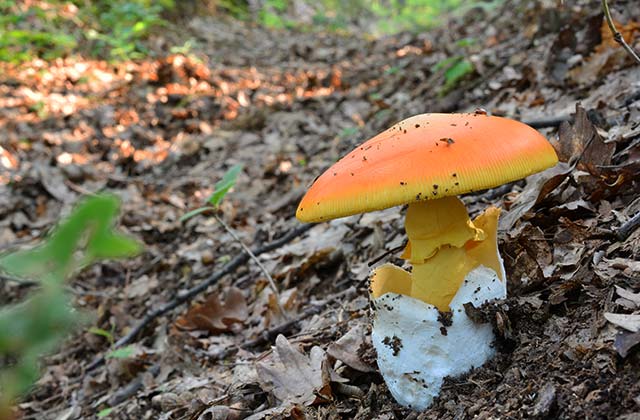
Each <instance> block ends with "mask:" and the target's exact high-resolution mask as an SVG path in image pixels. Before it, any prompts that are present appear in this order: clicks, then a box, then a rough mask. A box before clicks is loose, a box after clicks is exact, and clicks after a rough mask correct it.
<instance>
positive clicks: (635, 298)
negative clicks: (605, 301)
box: [616, 286, 640, 309]
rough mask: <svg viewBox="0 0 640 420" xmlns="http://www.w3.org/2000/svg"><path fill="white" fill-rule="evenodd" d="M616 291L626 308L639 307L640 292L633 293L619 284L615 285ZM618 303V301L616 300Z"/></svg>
mask: <svg viewBox="0 0 640 420" xmlns="http://www.w3.org/2000/svg"><path fill="white" fill-rule="evenodd" d="M616 293H617V294H618V296H620V298H622V299H624V300H625V303H626V305H625V306H627V307H628V308H630V309H635V308H638V307H640V293H633V292H631V291H629V290H627V289H623V288H622V287H620V286H616ZM616 303H618V301H616Z"/></svg>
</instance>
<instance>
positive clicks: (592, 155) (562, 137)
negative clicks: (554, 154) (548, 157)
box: [557, 104, 616, 177]
mask: <svg viewBox="0 0 640 420" xmlns="http://www.w3.org/2000/svg"><path fill="white" fill-rule="evenodd" d="M558 137H559V143H558V144H557V148H558V155H559V158H560V160H562V161H566V162H570V163H576V164H577V165H578V169H581V170H585V171H587V172H589V173H590V174H591V175H593V176H596V177H599V176H601V175H602V174H603V171H602V169H601V167H602V166H605V165H609V164H611V158H612V157H613V152H614V151H615V148H616V145H615V143H605V142H604V140H603V139H602V137H601V136H600V134H598V130H597V129H596V127H594V125H593V124H592V123H591V121H590V120H589V117H588V116H587V112H586V111H585V110H584V108H583V107H582V106H580V104H576V116H575V121H574V123H573V125H570V124H569V123H567V122H564V123H562V124H561V125H560V132H559V133H558Z"/></svg>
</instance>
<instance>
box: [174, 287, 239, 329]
mask: <svg viewBox="0 0 640 420" xmlns="http://www.w3.org/2000/svg"><path fill="white" fill-rule="evenodd" d="M248 315H249V310H248V308H247V301H246V299H245V297H244V294H243V293H242V291H241V290H240V289H238V288H236V287H232V288H230V289H229V290H228V291H227V295H226V297H225V300H224V303H221V302H220V296H219V294H217V293H214V294H212V295H210V296H209V297H208V298H207V300H206V301H204V303H202V304H200V305H196V306H195V307H193V308H191V309H190V310H189V311H188V312H187V313H186V314H185V315H184V316H182V317H180V318H178V320H177V321H176V326H177V327H178V328H180V329H182V330H187V331H193V330H205V331H209V332H210V333H212V334H217V333H220V332H225V331H229V330H230V329H231V326H232V325H233V324H238V323H243V322H244V321H246V319H247V317H248Z"/></svg>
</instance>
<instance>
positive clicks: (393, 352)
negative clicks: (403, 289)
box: [371, 266, 507, 410]
mask: <svg viewBox="0 0 640 420" xmlns="http://www.w3.org/2000/svg"><path fill="white" fill-rule="evenodd" d="M506 296H507V288H506V282H503V281H500V279H499V278H498V276H497V274H496V273H495V271H493V270H492V269H490V268H487V267H484V266H480V267H477V268H475V269H474V270H472V271H470V272H469V274H467V276H466V277H465V280H464V281H463V283H462V285H461V286H460V289H458V292H457V293H456V295H455V297H454V298H453V300H452V301H451V304H450V305H449V307H450V308H451V312H452V316H451V321H452V323H451V325H450V326H445V325H443V323H442V322H441V321H439V320H438V316H439V313H438V310H437V309H436V308H435V307H434V306H433V305H429V304H427V303H425V302H423V301H421V300H417V299H414V298H412V297H409V296H404V295H399V294H397V293H386V294H384V295H382V296H380V297H379V298H378V299H375V300H374V305H375V308H376V309H375V319H374V321H373V331H372V334H371V336H372V340H373V345H374V347H375V349H376V351H377V352H378V366H379V368H380V372H381V373H382V376H383V377H384V380H385V382H386V383H387V386H388V388H389V390H390V391H391V394H393V396H394V398H395V399H396V400H397V401H398V402H399V403H400V404H402V405H404V406H406V407H410V408H412V409H414V410H424V409H426V408H427V407H429V406H430V405H431V403H432V402H433V399H434V398H435V397H436V396H437V395H438V394H439V393H440V387H441V386H442V382H443V380H444V378H445V377H447V376H451V377H455V376H459V375H462V374H463V373H466V372H468V371H469V370H471V369H472V368H474V367H479V366H481V365H482V364H484V363H485V362H486V361H487V360H489V359H490V358H491V357H492V356H493V354H494V349H493V346H492V343H493V340H494V336H493V331H492V328H491V325H490V324H477V323H475V322H473V321H472V320H471V319H469V317H467V315H466V313H465V310H464V307H463V305H464V304H465V303H468V302H471V303H472V304H473V306H475V307H480V306H481V305H482V304H484V303H486V302H488V301H491V300H495V299H504V298H506ZM445 334H446V335H445Z"/></svg>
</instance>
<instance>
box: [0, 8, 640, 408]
mask: <svg viewBox="0 0 640 420" xmlns="http://www.w3.org/2000/svg"><path fill="white" fill-rule="evenodd" d="M508 3H509V2H505V5H502V6H497V8H496V9H495V10H488V9H484V8H472V9H471V10H470V11H469V12H468V13H465V14H462V15H460V16H456V17H452V18H451V21H450V22H449V24H448V25H446V26H445V27H443V28H440V29H438V28H436V29H434V30H433V31H430V32H423V33H417V34H416V33H401V34H398V35H396V36H388V37H385V38H381V39H377V40H370V39H364V38H362V37H359V36H349V37H343V36H341V35H338V34H328V33H314V34H309V33H298V32H296V33H295V34H292V33H291V32H289V31H281V32H271V31H268V30H266V29H262V28H259V27H253V26H250V25H246V24H243V23H240V22H234V21H226V20H220V19H216V18H215V17H197V18H193V19H191V20H190V21H189V22H188V23H187V24H184V25H183V28H181V29H182V31H181V32H182V33H181V34H179V35H180V36H184V37H192V36H193V38H194V39H198V40H199V41H198V42H197V47H194V48H195V50H196V51H198V52H202V53H203V55H202V56H201V57H200V58H198V59H196V58H194V57H193V56H191V55H184V54H166V53H164V54H161V55H160V56H159V58H156V59H147V60H141V61H139V62H135V63H120V64H115V65H113V64H110V63H106V62H101V61H90V60H85V59H82V58H78V57H70V58H65V59H60V60H56V61H55V62H44V61H38V62H34V63H30V64H29V65H28V66H25V67H16V66H6V67H3V68H2V72H0V73H1V74H2V76H1V77H0V78H2V80H3V81H9V83H0V129H1V130H0V145H1V146H0V147H1V148H0V238H2V239H3V240H5V239H6V241H7V242H6V244H5V243H3V244H2V246H3V247H5V246H14V245H21V244H25V243H29V242H32V241H34V240H36V239H37V238H39V237H41V236H42V235H43V234H45V232H46V231H47V230H48V229H49V228H50V227H51V226H52V225H53V223H55V221H56V220H57V218H58V216H59V215H60V214H65V213H66V212H68V211H69V209H70V208H71V202H72V201H73V200H74V199H75V197H79V196H80V195H84V194H89V193H94V192H97V191H102V190H108V191H110V192H112V193H115V194H117V195H119V196H120V197H121V198H122V200H123V215H122V218H121V221H120V225H121V226H122V227H123V229H124V230H126V231H128V232H129V233H130V234H133V235H135V236H136V237H137V238H139V239H140V240H142V241H144V243H145V249H146V252H145V253H144V254H143V255H141V256H139V257H137V258H136V259H134V260H131V261H121V262H107V263H102V264H100V265H96V266H94V267H91V268H88V269H86V270H84V271H83V272H82V273H80V275H79V276H78V277H77V278H76V279H74V281H73V282H72V283H71V284H70V285H69V287H70V289H71V290H72V291H73V292H74V294H75V301H76V302H75V303H76V305H77V306H80V307H82V308H84V309H86V310H90V311H94V312H95V313H96V318H95V320H93V323H92V325H91V327H94V328H99V329H100V330H101V331H106V332H109V334H111V335H112V336H113V337H114V339H116V340H117V339H118V338H120V337H122V336H124V335H125V334H126V333H127V332H128V331H129V329H130V328H132V326H133V325H135V324H136V322H137V321H138V320H140V319H141V318H143V317H144V315H145V314H146V313H147V312H148V311H149V310H151V309H153V308H156V307H159V306H161V305H163V304H166V303H167V302H170V301H171V300H172V299H173V298H174V297H175V296H178V295H180V294H181V293H183V292H184V291H185V290H188V289H190V288H192V287H194V286H195V285H197V284H199V283H200V282H202V281H203V280H204V279H206V278H207V277H208V276H209V275H210V274H211V273H212V272H215V271H216V270H217V269H218V268H219V267H221V266H222V265H223V264H225V263H226V262H228V261H229V260H231V259H232V258H233V257H234V256H236V255H238V254H239V253H241V252H242V250H241V248H240V247H239V245H238V244H237V243H236V242H235V241H233V240H232V238H231V237H230V236H229V235H228V234H227V233H226V232H225V231H224V230H223V229H221V228H220V226H219V225H218V224H217V223H216V222H215V220H209V219H207V218H206V217H205V215H202V216H201V217H199V218H194V219H192V220H189V221H187V222H186V223H184V224H182V223H180V222H179V219H180V217H181V216H182V215H183V214H184V213H185V211H186V210H187V209H193V208H197V207H198V206H201V205H202V203H203V202H205V201H206V200H207V198H208V197H210V196H211V194H212V193H213V191H214V189H215V188H214V186H215V183H216V182H217V181H220V180H221V179H222V178H223V176H224V174H225V173H227V172H228V171H229V169H231V168H233V167H235V165H238V164H242V165H243V168H244V169H243V170H242V171H241V172H240V173H239V174H238V178H237V182H236V184H235V186H234V190H233V192H232V193H229V194H228V195H227V197H226V198H225V200H223V201H222V202H221V203H219V207H218V209H217V213H216V214H218V215H219V216H220V217H221V218H222V219H223V220H224V221H225V223H227V224H228V225H229V226H230V227H231V228H233V229H234V230H235V231H236V232H237V234H238V236H239V237H240V239H242V241H243V242H244V243H246V244H248V245H250V246H254V245H256V246H257V245H260V244H265V243H269V242H271V241H273V240H277V239H278V238H280V237H282V236H283V235H285V234H286V233H287V232H290V231H291V230H292V229H294V228H295V227H296V226H298V222H297V221H295V220H294V218H293V214H294V212H295V207H296V205H297V201H298V200H299V198H300V197H301V194H302V193H303V191H304V190H305V189H306V188H307V187H308V186H309V185H310V184H311V182H312V181H313V179H314V178H315V177H316V176H317V175H318V174H319V173H321V171H323V170H324V169H325V168H327V167H328V166H329V165H330V164H331V163H332V162H334V161H335V160H336V159H337V158H339V157H340V156H341V155H343V154H344V153H345V152H347V151H349V150H350V149H351V148H353V147H354V146H355V145H356V144H358V143H359V142H361V141H362V140H364V139H366V138H369V137H371V136H372V135H374V134H376V133H377V132H380V131H382V130H383V129H384V128H386V127H388V126H390V125H391V124H393V123H394V122H396V121H398V120H401V119H403V118H405V117H407V116H409V115H413V114H417V113H422V112H453V111H471V112H472V111H473V110H474V109H475V108H477V107H482V108H484V109H486V110H487V111H488V112H489V113H491V114H494V115H505V116H509V117H513V118H517V119H520V120H523V121H525V122H531V123H532V124H534V123H537V126H540V127H541V128H540V130H541V131H542V132H543V133H544V134H545V135H546V136H547V137H548V138H549V139H551V140H552V141H554V144H555V145H556V147H557V150H558V152H559V154H560V156H561V160H562V161H563V164H561V165H560V166H559V167H557V168H556V169H554V170H553V171H551V172H549V173H546V174H544V175H541V177H540V178H539V179H538V180H536V179H529V180H527V181H520V182H516V183H513V184H511V185H509V186H507V187H505V188H502V189H499V190H496V191H488V192H480V193H477V194H473V195H468V196H466V197H464V200H465V201H466V203H467V204H468V206H469V208H470V209H471V211H472V212H473V213H477V212H479V211H481V210H482V209H483V208H484V207H486V206H487V205H489V204H495V205H498V206H501V207H503V208H504V209H505V210H507V211H506V212H505V215H504V218H503V220H502V222H501V227H502V228H503V229H502V230H501V233H500V238H499V245H500V247H501V250H502V253H503V256H504V259H505V266H506V270H507V275H508V278H509V294H510V297H509V298H508V299H507V301H506V302H504V303H502V304H501V305H500V306H499V307H494V308H483V309H482V311H484V312H485V313H483V316H485V317H486V319H489V320H492V322H493V323H494V324H495V329H496V334H497V335H498V337H499V338H498V341H497V343H496V353H497V354H496V357H495V358H494V359H493V360H492V361H490V362H489V363H488V364H486V365H485V366H482V367H480V368H477V369H475V370H474V371H472V372H470V373H469V374H468V375H466V376H464V377H461V378H455V379H448V380H447V382H446V383H445V385H444V386H443V391H442V393H441V396H440V398H439V399H438V400H437V401H436V402H435V404H434V405H433V406H432V407H431V408H430V409H429V410H427V411H426V412H424V413H420V414H419V415H418V418H425V419H427V418H472V417H478V418H510V417H513V418H525V417H531V416H533V415H538V416H547V417H560V418H585V417H589V416H591V417H602V418H616V417H619V416H632V415H634V414H635V415H637V414H636V413H638V412H640V374H639V373H638V372H639V371H638V369H637V365H638V363H639V357H640V355H639V353H638V348H639V346H637V344H638V343H639V342H640V337H639V333H637V332H632V331H629V330H627V329H625V328H623V327H621V326H619V325H626V326H631V327H632V328H635V326H634V325H635V324H634V323H633V320H634V319H635V318H634V317H635V316H637V311H638V306H637V302H636V300H635V295H637V294H638V293H640V289H639V288H638V283H637V280H638V278H639V275H640V267H638V263H637V262H638V261H639V260H640V231H638V230H636V231H635V232H631V234H630V235H629V237H628V238H627V239H626V240H624V241H620V240H619V239H618V238H617V237H616V231H617V229H619V228H620V227H621V226H622V225H623V224H624V223H626V222H627V221H629V220H631V219H632V217H633V216H634V215H635V214H637V212H638V211H640V204H639V203H640V202H639V201H638V200H637V192H638V179H639V178H638V174H639V173H640V172H639V171H640V142H639V139H640V127H639V126H638V123H637V121H639V120H640V95H638V92H637V86H639V85H640V70H639V69H638V67H637V66H634V65H633V62H632V61H631V59H630V58H629V57H627V56H626V55H625V53H624V52H623V51H622V50H621V49H620V48H619V47H618V46H617V45H616V44H615V43H614V42H612V40H611V37H610V34H609V33H608V31H607V30H608V28H607V27H606V25H604V24H603V21H602V18H601V13H600V9H599V2H588V1H578V2H573V3H572V4H571V5H563V4H560V5H558V4H555V3H554V4H551V3H549V2H543V1H533V2H525V3H526V4H524V3H523V5H522V7H519V8H513V7H509V4H508ZM639 9H640V5H638V4H636V3H635V2H626V3H623V2H619V3H616V4H615V10H614V18H615V19H616V21H617V23H619V24H618V27H619V28H620V29H621V30H622V31H623V33H624V36H625V39H627V40H633V39H637V34H638V22H640V10H639ZM164 36H166V37H169V38H171V37H177V38H178V40H183V39H182V38H180V36H178V35H172V34H170V33H169V31H167V33H166V34H164ZM463 38H474V39H475V40H476V42H472V43H458V42H457V41H459V40H460V39H463ZM636 44H637V42H636ZM636 47H637V45H636ZM452 56H458V57H463V58H464V59H468V60H466V61H468V63H471V64H472V65H473V67H474V71H473V72H470V73H468V75H466V76H465V77H463V78H460V79H459V80H457V81H456V83H455V84H454V85H451V84H450V85H449V86H448V87H447V89H446V90H442V89H441V88H442V87H443V86H444V85H445V83H446V82H447V80H446V74H445V72H442V71H436V70H434V69H437V68H439V66H438V63H440V62H442V61H443V60H446V59H447V58H449V57H452ZM465 65H468V64H465ZM441 66H442V65H440V67H441ZM391 67H393V68H397V69H398V70H397V71H395V70H394V71H387V70H388V69H389V68H391ZM578 102H580V103H581V107H576V105H577V103H578ZM550 119H554V121H550ZM541 121H542V123H541ZM534 125H536V124H534ZM560 125H561V127H560V128H558V127H559V126H560ZM574 164H575V165H574ZM554 171H555V172H554ZM401 211H402V210H400V209H391V210H389V211H387V212H381V213H376V214H371V215H365V216H361V217H360V216H354V217H352V218H348V219H343V220H338V221H334V222H331V223H327V224H322V225H318V226H316V227H314V228H312V229H311V230H310V231H308V232H307V233H306V234H305V235H304V236H303V237H302V238H300V239H299V240H297V241H294V242H292V243H290V244H288V245H286V246H284V247H281V248H278V249H275V250H272V251H270V252H268V253H265V254H263V255H261V256H259V258H260V259H261V261H262V262H263V264H264V265H265V266H266V267H267V268H268V270H269V272H270V273H271V274H272V276H273V277H274V279H275V280H276V283H277V286H278V288H279V292H280V295H281V296H280V297H281V302H280V303H281V304H282V305H283V306H284V307H285V309H286V310H287V313H288V316H289V319H288V320H287V319H284V318H283V317H281V316H279V314H278V310H277V308H276V305H275V303H274V302H273V299H274V295H273V293H272V292H271V291H270V289H269V288H268V287H267V284H266V281H265V279H264V276H263V274H262V273H261V271H260V270H259V269H258V268H257V267H256V266H255V265H254V264H251V263H247V264H245V265H242V266H240V267H238V268H237V270H236V271H234V272H233V273H232V274H230V275H226V276H225V277H223V278H222V279H221V280H220V281H219V283H218V284H216V285H215V286H212V287H210V288H208V289H207V290H206V292H204V293H202V294H200V295H198V296H197V297H196V298H195V299H193V300H192V301H190V302H189V304H188V305H182V306H179V307H177V308H175V309H174V310H172V311H170V312H168V313H166V314H165V315H163V316H161V317H159V318H157V319H155V320H154V321H153V322H151V323H149V324H148V325H146V327H145V328H144V329H143V330H142V331H141V332H140V333H139V335H138V336H137V337H136V343H135V344H136V347H135V349H137V350H136V352H134V353H132V354H131V355H130V357H127V358H123V359H117V358H116V359H109V362H108V363H107V365H106V367H102V368H97V369H95V370H93V371H90V372H88V371H86V367H87V366H88V365H89V364H90V363H91V361H92V360H93V359H94V357H96V356H97V355H100V354H107V353H108V352H110V351H112V350H113V349H112V347H111V346H112V344H111V342H110V340H109V338H108V337H107V336H104V335H95V334H92V333H90V332H88V331H84V332H79V333H78V334H76V335H74V336H73V337H71V338H69V340H68V341H67V343H66V344H65V345H64V346H63V347H62V348H61V349H60V350H59V351H58V353H57V354H53V355H51V356H47V357H45V358H44V359H43V363H42V365H43V367H44V371H43V377H42V379H41V380H40V381H39V383H38V385H37V386H36V388H35V389H34V390H33V391H32V392H31V394H30V395H29V396H27V397H26V398H25V399H24V400H23V401H21V402H20V404H19V406H18V409H19V410H20V415H21V416H23V417H24V418H39V419H40V418H56V417H58V416H59V415H62V414H65V413H73V415H75V416H77V417H91V416H94V415H95V414H96V413H98V412H101V411H103V410H111V411H110V414H109V416H114V417H118V418H202V419H205V418H206V419H209V418H217V417H216V416H218V417H219V418H228V419H233V418H247V417H249V418H252V417H251V416H253V418H269V417H276V418H278V417H281V418H282V417H285V418H304V417H307V418H357V419H369V418H405V417H407V416H411V415H413V414H412V413H410V412H409V410H406V409H403V408H401V407H399V406H398V405H397V404H395V402H393V400H392V398H391V397H390V395H389V393H388V391H387V390H386V387H385V386H384V384H383V382H382V379H381V377H380V375H379V374H378V373H377V369H376V367H375V362H373V361H374V360H375V357H374V356H373V355H372V349H371V347H370V344H369V336H368V334H369V333H368V331H367V328H366V327H365V326H366V325H368V322H369V319H368V318H369V314H368V305H367V296H368V291H367V284H366V281H367V277H368V271H369V267H368V265H367V263H368V262H369V261H371V260H373V259H374V258H376V257H378V256H379V255H380V254H381V253H382V251H384V250H385V249H391V248H392V247H391V246H389V243H391V242H393V243H397V242H399V241H400V240H401V236H402V235H400V234H399V232H400V233H401V232H402V217H400V216H401V214H400V213H401ZM360 218H363V219H364V218H366V220H367V223H364V222H359V220H360ZM385 244H387V246H385ZM384 261H385V260H383V261H381V262H384ZM386 261H395V256H394V255H390V256H387V257H386ZM233 288H236V289H233ZM0 290H1V291H0V301H1V302H2V303H10V302H16V301H18V300H20V299H21V297H22V296H24V293H25V292H24V287H23V286H20V285H17V284H15V283H13V282H11V281H4V280H0ZM231 290H236V292H231ZM238 290H239V292H237V291H238ZM347 290H348V291H349V293H344V292H345V291H347ZM621 290H624V292H622V291H621ZM225 292H226V293H227V295H226V296H225ZM229 293H232V295H233V293H236V297H237V298H236V299H235V300H234V298H233V296H232V298H231V299H230V300H229V295H228V294H229ZM240 294H241V295H242V296H243V299H240V298H239V296H240ZM223 296H224V299H223V298H222V297H223ZM242 302H244V303H242ZM245 310H246V312H245ZM612 315H615V317H614V318H611V316H612ZM608 318H611V319H615V320H616V321H618V322H617V323H616V322H614V323H611V322H609V321H608V320H607V319H608ZM620 322H622V324H620ZM180 323H182V324H183V325H186V326H187V328H185V329H180V328H176V327H174V326H175V325H180ZM276 337H278V338H276ZM274 344H275V348H273V349H272V346H273V345H274ZM125 348H126V347H125ZM259 366H261V367H259ZM156 367H157V368H156ZM259 371H260V372H261V373H262V375H259V374H258V372H259ZM332 371H336V372H339V374H340V377H342V378H344V379H343V380H346V382H344V381H343V380H340V381H342V382H335V381H334V380H335V379H336V378H335V377H332V373H331V372H332ZM265 372H268V373H265ZM327 372H328V373H327ZM294 380H295V382H292V383H295V384H298V386H299V389H292V388H291V385H290V382H289V381H294ZM311 403H317V404H311ZM309 404H311V405H309ZM413 416H414V418H415V415H413Z"/></svg>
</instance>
